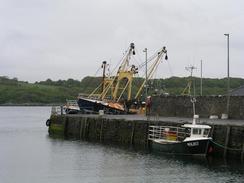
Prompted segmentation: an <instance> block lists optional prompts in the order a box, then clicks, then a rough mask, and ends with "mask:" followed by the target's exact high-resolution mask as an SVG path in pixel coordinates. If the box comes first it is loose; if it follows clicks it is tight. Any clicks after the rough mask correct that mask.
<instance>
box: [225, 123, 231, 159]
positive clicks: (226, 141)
mask: <svg viewBox="0 0 244 183" xmlns="http://www.w3.org/2000/svg"><path fill="white" fill-rule="evenodd" d="M226 128H227V129H226V137H225V148H224V158H226V154H227V147H228V144H229V138H230V129H231V127H230V126H227V127H226Z"/></svg>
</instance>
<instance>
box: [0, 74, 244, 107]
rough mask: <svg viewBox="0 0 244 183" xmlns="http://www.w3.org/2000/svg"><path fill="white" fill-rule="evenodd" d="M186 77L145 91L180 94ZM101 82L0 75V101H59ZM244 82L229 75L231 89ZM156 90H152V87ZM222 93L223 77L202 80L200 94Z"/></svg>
mask: <svg viewBox="0 0 244 183" xmlns="http://www.w3.org/2000/svg"><path fill="white" fill-rule="evenodd" d="M188 79H189V78H180V77H171V78H168V79H155V80H150V81H149V86H148V87H149V93H150V94H153V93H154V94H155V92H157V93H158V94H159V93H162V92H164V93H165V92H167V93H169V94H171V95H180V94H181V92H182V91H183V89H184V88H185V87H186V84H187V80H188ZM194 81H195V82H194V83H195V86H196V87H195V88H196V90H195V93H196V95H199V94H200V79H199V78H194ZM100 82H101V78H99V77H85V78H83V79H82V81H78V80H73V79H68V80H58V81H52V80H51V79H47V80H46V81H40V82H36V83H34V84H32V83H28V82H23V81H18V79H17V78H13V79H10V78H8V77H5V76H0V104H1V105H16V104H17V105H18V104H20V105H21V104H32V105H33V104H36V105H42V104H43V105H46V104H53V103H56V104H60V103H64V102H65V100H66V99H76V98H77V95H78V93H91V92H92V91H93V89H94V88H96V87H97V86H98V85H99V83H100ZM141 82H142V78H136V79H135V80H134V83H135V84H134V86H133V91H136V90H138V87H139V85H140V83H141ZM241 85H244V79H242V78H231V88H232V89H234V88H237V87H239V86H241ZM155 89H156V90H155ZM225 93H226V79H209V78H204V79H203V95H223V94H225Z"/></svg>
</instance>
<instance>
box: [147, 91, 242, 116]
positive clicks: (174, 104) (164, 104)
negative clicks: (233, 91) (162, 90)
mask: <svg viewBox="0 0 244 183" xmlns="http://www.w3.org/2000/svg"><path fill="white" fill-rule="evenodd" d="M196 100H197V102H196V114H199V115H200V117H201V118H208V117H209V116H211V115H217V116H218V117H219V118H220V117H221V115H222V114H223V113H226V109H227V97H226V96H197V97H196ZM192 109H193V108H192V103H191V101H190V97H189V96H154V97H152V110H151V111H152V114H153V115H159V116H172V117H192V116H193V111H192ZM229 109H230V112H229V118H231V119H244V96H231V97H230V106H229Z"/></svg>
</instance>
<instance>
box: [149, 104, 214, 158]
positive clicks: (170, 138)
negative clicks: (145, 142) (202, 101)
mask: <svg viewBox="0 0 244 183" xmlns="http://www.w3.org/2000/svg"><path fill="white" fill-rule="evenodd" d="M194 103H195V101H193V106H194V108H195V105H194ZM194 111H195V110H194ZM198 120H199V115H196V114H195V113H194V116H193V121H192V124H184V125H182V126H181V127H174V126H150V127H149V136H148V138H149V140H150V142H151V147H152V150H153V151H155V152H159V153H167V154H177V155H200V156H206V155H207V154H208V152H209V150H210V149H209V148H210V146H209V143H210V141H211V140H212V138H211V137H209V132H210V130H211V127H210V126H209V125H202V124H197V121H198Z"/></svg>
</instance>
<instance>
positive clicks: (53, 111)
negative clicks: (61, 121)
mask: <svg viewBox="0 0 244 183" xmlns="http://www.w3.org/2000/svg"><path fill="white" fill-rule="evenodd" d="M60 114H63V106H52V109H51V115H60Z"/></svg>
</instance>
